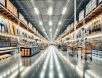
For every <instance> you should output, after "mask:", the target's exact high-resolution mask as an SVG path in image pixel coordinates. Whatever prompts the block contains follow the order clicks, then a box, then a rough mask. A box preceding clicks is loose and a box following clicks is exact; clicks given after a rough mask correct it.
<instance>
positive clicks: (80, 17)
mask: <svg viewBox="0 0 102 78" xmlns="http://www.w3.org/2000/svg"><path fill="white" fill-rule="evenodd" d="M82 19H84V10H82V11H81V12H80V13H79V21H81V20H82Z"/></svg>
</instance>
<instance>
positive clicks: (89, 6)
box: [85, 1, 91, 15]
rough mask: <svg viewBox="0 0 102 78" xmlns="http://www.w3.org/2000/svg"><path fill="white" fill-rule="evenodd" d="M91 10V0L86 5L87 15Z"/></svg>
mask: <svg viewBox="0 0 102 78" xmlns="http://www.w3.org/2000/svg"><path fill="white" fill-rule="evenodd" d="M90 11H91V1H90V2H89V3H88V4H87V5H86V13H85V15H88V14H89V13H90Z"/></svg>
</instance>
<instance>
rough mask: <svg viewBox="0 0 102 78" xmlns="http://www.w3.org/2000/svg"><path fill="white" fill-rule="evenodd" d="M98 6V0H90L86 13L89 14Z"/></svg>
mask: <svg viewBox="0 0 102 78" xmlns="http://www.w3.org/2000/svg"><path fill="white" fill-rule="evenodd" d="M96 7H97V0H90V2H89V3H88V4H87V5H86V14H85V15H88V14H89V13H90V12H91V11H92V10H93V9H95V8H96Z"/></svg>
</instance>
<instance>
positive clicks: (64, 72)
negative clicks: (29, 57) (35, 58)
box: [32, 46, 79, 78]
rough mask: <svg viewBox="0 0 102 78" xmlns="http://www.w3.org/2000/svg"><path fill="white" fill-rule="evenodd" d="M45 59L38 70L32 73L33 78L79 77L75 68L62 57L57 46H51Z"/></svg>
mask: <svg viewBox="0 0 102 78" xmlns="http://www.w3.org/2000/svg"><path fill="white" fill-rule="evenodd" d="M47 51H48V53H47V55H46V57H45V59H44V61H43V62H42V63H41V64H40V66H39V68H38V70H37V71H36V72H34V73H32V78H79V77H78V76H77V75H76V74H75V70H74V69H72V68H71V67H70V65H68V64H67V63H66V62H65V60H64V59H63V58H61V57H60V54H59V51H58V49H57V48H56V47H54V46H50V47H49V48H48V49H47Z"/></svg>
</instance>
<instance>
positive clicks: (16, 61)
mask: <svg viewBox="0 0 102 78" xmlns="http://www.w3.org/2000/svg"><path fill="white" fill-rule="evenodd" d="M0 78H102V61H101V60H93V61H89V60H87V61H84V60H80V59H79V58H77V57H71V56H69V55H68V52H63V51H61V50H59V49H57V48H56V47H54V46H50V47H48V48H47V49H46V50H43V51H41V52H40V53H38V54H36V55H34V56H32V57H27V58H24V57H23V58H22V57H20V54H15V55H14V56H13V57H12V58H11V59H10V60H7V61H5V62H4V63H2V64H0Z"/></svg>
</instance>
